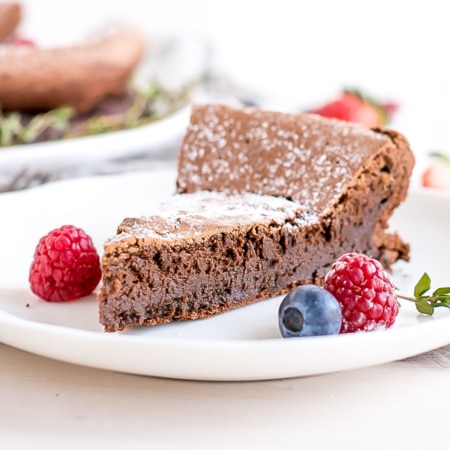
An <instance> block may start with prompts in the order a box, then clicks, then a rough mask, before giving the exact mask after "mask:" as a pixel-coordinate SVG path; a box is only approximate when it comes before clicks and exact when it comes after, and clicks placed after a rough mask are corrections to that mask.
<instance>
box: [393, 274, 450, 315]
mask: <svg viewBox="0 0 450 450" xmlns="http://www.w3.org/2000/svg"><path fill="white" fill-rule="evenodd" d="M430 289H431V279H430V277H429V275H428V274H427V273H426V272H425V273H424V274H423V275H422V277H421V278H420V280H419V281H418V282H417V284H416V286H415V287H414V297H409V296H405V295H401V294H397V297H399V298H402V299H403V300H408V301H411V302H414V303H415V305H416V309H417V311H419V312H420V313H422V314H427V315H429V316H431V315H433V313H434V310H435V309H436V308H441V307H442V308H450V287H441V288H438V289H436V290H435V291H433V293H432V294H431V295H425V294H426V293H427V292H428V291H429V290H430Z"/></svg>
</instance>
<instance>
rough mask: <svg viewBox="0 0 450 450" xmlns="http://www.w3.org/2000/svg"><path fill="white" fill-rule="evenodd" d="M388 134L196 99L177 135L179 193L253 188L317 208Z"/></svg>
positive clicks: (336, 192) (316, 118)
mask: <svg viewBox="0 0 450 450" xmlns="http://www.w3.org/2000/svg"><path fill="white" fill-rule="evenodd" d="M389 142H390V138H389V137H387V136H386V135H384V134H382V133H377V132H375V131H372V130H369V129H367V128H364V127H362V126H360V125H355V124H350V123H346V122H342V121H337V120H330V119H323V118H322V117H319V116H316V115H313V114H282V113H277V112H269V111H264V110H260V109H258V108H233V107H230V106H226V105H197V106H196V107H194V109H193V113H192V118H191V124H190V126H189V128H188V131H187V134H186V136H185V139H184V141H183V144H182V147H181V152H180V159H179V173H178V181H177V183H178V188H179V191H180V192H193V191H196V190H204V189H208V190H218V191H224V192H230V193H233V192H254V193H257V194H265V195H275V196H280V197H285V198H290V199H294V200H296V201H298V202H299V203H301V204H302V206H304V207H305V208H306V209H309V210H312V211H315V212H319V211H321V210H324V209H325V208H326V206H327V205H329V204H331V203H332V202H333V200H335V198H336V196H338V195H340V193H341V192H342V190H343V188H344V186H345V184H346V183H349V182H350V181H351V180H352V179H353V177H354V175H355V173H356V172H357V171H358V170H359V169H360V168H361V166H362V165H363V164H364V163H365V162H366V161H367V159H368V158H370V157H371V156H372V155H374V154H375V153H376V152H377V151H378V150H379V149H380V147H381V146H383V144H389Z"/></svg>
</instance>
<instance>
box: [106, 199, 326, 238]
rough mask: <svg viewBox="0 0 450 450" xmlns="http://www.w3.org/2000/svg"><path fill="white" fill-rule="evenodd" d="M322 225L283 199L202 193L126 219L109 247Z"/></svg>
mask: <svg viewBox="0 0 450 450" xmlns="http://www.w3.org/2000/svg"><path fill="white" fill-rule="evenodd" d="M317 222H318V218H317V216H315V215H314V214H311V213H308V212H304V211H302V208H301V206H300V205H299V204H298V203H296V202H293V201H290V200H286V199H284V198H280V197H271V196H266V195H256V194H251V193H245V194H242V195H239V194H237V195H227V194H225V193H221V192H209V191H198V192H195V193H192V194H175V195H173V196H172V197H171V198H170V199H169V200H168V201H166V202H165V203H163V204H161V205H160V206H159V207H158V208H157V209H156V210H154V211H148V212H147V213H145V214H144V215H143V216H141V217H139V218H135V219H125V221H124V222H123V223H122V225H121V227H120V229H121V231H122V232H121V233H120V234H118V235H117V236H114V237H112V238H110V239H109V241H108V242H107V244H110V243H113V242H118V241H120V240H126V239H128V238H130V237H134V238H137V239H145V238H152V239H162V240H173V239H192V238H195V237H198V236H202V235H209V234H211V233H213V232H214V231H216V230H217V229H220V230H221V231H223V232H226V231H230V230H231V229H236V228H239V227H241V226H243V225H249V224H250V225H251V224H259V225H266V226H270V225H278V226H280V225H287V226H294V225H298V226H303V225H308V224H314V223H317Z"/></svg>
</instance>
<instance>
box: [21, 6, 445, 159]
mask: <svg viewBox="0 0 450 450" xmlns="http://www.w3.org/2000/svg"><path fill="white" fill-rule="evenodd" d="M22 4H23V5H24V7H25V17H24V22H23V28H24V29H26V30H27V33H28V34H31V35H32V36H31V37H33V38H35V39H36V40H37V41H38V43H40V44H42V45H54V44H56V45H68V44H70V43H72V42H75V41H76V40H78V39H80V36H81V35H83V34H90V33H94V32H96V30H99V29H101V28H102V27H104V26H105V25H106V24H107V23H109V22H113V21H118V20H126V21H129V22H131V23H134V24H135V25H136V26H138V27H139V28H141V29H142V31H144V32H145V33H147V34H148V36H149V42H150V44H151V42H152V40H156V39H158V38H159V37H160V36H172V35H173V36H176V37H183V36H184V37H186V39H192V38H193V37H194V38H199V39H204V40H205V41H207V42H208V43H209V44H210V46H211V47H212V49H213V60H212V61H213V66H214V68H215V69H216V70H217V71H219V72H220V73H224V74H225V75H227V76H228V77H230V78H231V79H232V80H234V81H236V82H239V83H240V84H241V85H242V86H243V87H245V88H246V89H252V90H256V91H257V92H259V93H264V95H266V96H269V97H271V98H273V99H276V101H277V102H278V103H279V104H280V105H283V104H284V103H286V105H293V104H295V105H297V104H298V105H302V106H303V107H305V108H306V107H311V106H314V105H317V104H320V103H321V102H322V101H325V100H327V99H330V98H332V97H333V96H334V95H336V94H337V93H338V92H339V90H340V89H341V88H342V87H347V86H349V87H358V88H361V89H362V90H364V91H365V92H366V93H367V94H370V95H372V96H373V97H378V98H379V99H381V100H394V101H396V102H398V103H399V105H400V110H399V112H398V114H397V116H396V119H395V121H394V122H393V124H392V125H393V127H395V128H397V129H399V130H400V131H402V132H404V133H405V134H406V136H407V137H408V138H409V140H410V142H411V144H412V146H413V148H414V150H415V152H416V154H417V155H418V158H419V159H420V158H422V157H423V155H425V154H426V153H427V152H428V151H430V150H436V149H439V150H450V140H449V137H448V113H447V109H448V108H447V104H448V102H449V99H450V63H449V52H448V44H449V42H450V26H449V23H450V20H449V16H448V15H447V14H446V9H447V8H446V2H445V1H444V0H428V1H417V0H416V1H414V0H413V1H406V0H378V1H377V2H367V1H357V0H340V1H334V0H314V1H313V0H299V1H294V0H291V1H289V0H261V1H257V0H247V1H246V0H239V1H238V0H227V1H219V0H211V1H206V0H190V1H186V0H150V1H144V0H126V1H125V0H121V1H119V0H90V1H87V0H65V1H57V0H53V1H52V0H28V1H24V2H22ZM150 52H151V47H150ZM150 54H151V53H150ZM184 64H189V62H186V61H184V62H182V65H184ZM178 69H180V68H178ZM180 70H181V69H180Z"/></svg>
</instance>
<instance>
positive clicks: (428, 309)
mask: <svg viewBox="0 0 450 450" xmlns="http://www.w3.org/2000/svg"><path fill="white" fill-rule="evenodd" d="M416 308H417V311H419V312H420V313H422V314H427V315H429V316H432V315H433V312H434V308H433V307H432V306H431V305H430V304H429V303H428V302H427V301H426V300H417V302H416Z"/></svg>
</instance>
